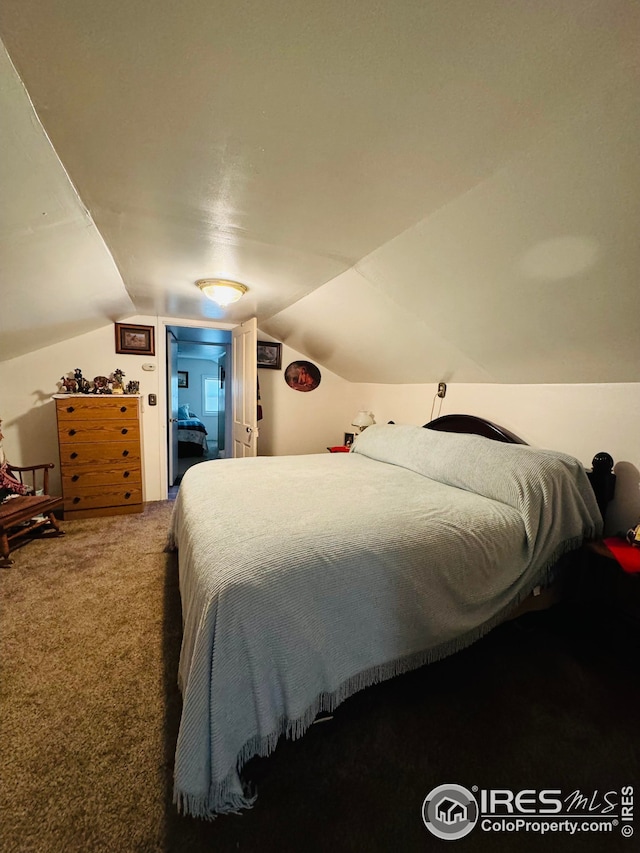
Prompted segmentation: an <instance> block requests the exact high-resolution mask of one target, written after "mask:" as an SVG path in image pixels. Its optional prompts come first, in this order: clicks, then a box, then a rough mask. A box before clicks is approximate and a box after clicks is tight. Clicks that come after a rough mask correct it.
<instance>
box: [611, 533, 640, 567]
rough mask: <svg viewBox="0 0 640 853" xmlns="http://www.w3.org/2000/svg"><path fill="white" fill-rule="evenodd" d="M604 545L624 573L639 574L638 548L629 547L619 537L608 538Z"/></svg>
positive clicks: (639, 557) (639, 558)
mask: <svg viewBox="0 0 640 853" xmlns="http://www.w3.org/2000/svg"><path fill="white" fill-rule="evenodd" d="M604 544H605V545H606V546H607V548H608V549H609V550H610V551H611V553H612V554H613V556H614V557H615V558H616V560H617V561H618V562H619V563H620V565H621V566H622V568H623V569H624V571H625V572H628V573H629V574H635V573H636V572H640V548H636V547H634V546H633V545H630V544H629V543H628V542H626V541H625V540H624V539H620V537H619V536H610V537H609V538H608V539H605V540H604Z"/></svg>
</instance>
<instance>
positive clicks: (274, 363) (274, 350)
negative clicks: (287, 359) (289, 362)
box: [258, 341, 282, 370]
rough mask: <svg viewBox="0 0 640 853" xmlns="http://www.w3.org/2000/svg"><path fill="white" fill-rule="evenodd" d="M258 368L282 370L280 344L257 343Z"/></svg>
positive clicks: (269, 342)
mask: <svg viewBox="0 0 640 853" xmlns="http://www.w3.org/2000/svg"><path fill="white" fill-rule="evenodd" d="M258 367H268V368H270V369H271V370H282V344H277V343H272V342H271V341H258Z"/></svg>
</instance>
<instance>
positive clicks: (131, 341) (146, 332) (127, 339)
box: [115, 323, 156, 355]
mask: <svg viewBox="0 0 640 853" xmlns="http://www.w3.org/2000/svg"><path fill="white" fill-rule="evenodd" d="M115 327H116V352H117V353H121V354H122V355H155V354H156V344H155V338H154V333H155V328H154V327H153V326H133V325H131V324H130V323H116V324H115Z"/></svg>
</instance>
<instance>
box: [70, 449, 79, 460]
mask: <svg viewBox="0 0 640 853" xmlns="http://www.w3.org/2000/svg"><path fill="white" fill-rule="evenodd" d="M71 458H72V459H77V458H78V454H77V453H76V452H75V450H74V451H73V453H72V454H71Z"/></svg>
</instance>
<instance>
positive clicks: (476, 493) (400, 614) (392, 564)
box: [171, 426, 602, 817]
mask: <svg viewBox="0 0 640 853" xmlns="http://www.w3.org/2000/svg"><path fill="white" fill-rule="evenodd" d="M601 523H602V522H601V517H600V514H599V511H598V508H597V505H596V502H595V498H594V496H593V492H592V490H591V487H590V485H589V482H588V479H587V477H586V474H585V472H584V470H583V468H582V466H581V465H580V463H579V462H577V461H576V460H575V459H573V458H572V457H569V456H565V455H563V454H557V453H552V452H544V451H535V450H533V449H532V448H529V447H526V446H521V445H506V444H499V443H497V442H493V441H489V440H488V439H484V438H479V437H476V436H466V435H464V436H463V435H450V434H446V433H436V432H433V431H429V430H424V429H420V428H418V427H401V426H388V427H384V426H381V427H370V428H369V430H367V431H366V432H365V433H363V434H362V436H360V437H359V438H358V440H357V441H356V443H355V446H354V448H353V450H352V452H351V453H349V454H323V455H317V456H315V455H312V456H293V457H272V458H263V457H259V458H256V459H237V460H235V459H234V460H218V461H216V462H215V463H214V462H205V463H202V464H200V465H197V466H194V467H193V468H191V469H190V470H189V471H188V472H187V473H186V475H185V477H184V479H183V482H182V485H181V488H180V491H179V494H178V498H177V500H176V504H175V508H174V513H173V519H172V528H171V539H172V543H173V545H174V546H175V547H177V548H178V551H179V567H180V591H181V596H182V608H183V621H184V635H183V645H182V650H181V657H180V670H179V682H180V687H181V690H182V693H183V714H182V721H181V726H180V732H179V737H178V744H177V750H176V764H175V799H176V802H177V803H178V805H179V808H181V809H182V810H184V811H186V812H188V813H190V814H193V815H198V816H205V817H211V816H214V815H215V814H217V813H220V812H226V811H234V810H238V809H241V808H246V807H248V806H250V805H251V804H252V802H253V797H252V796H251V794H250V793H249V792H247V791H246V790H245V788H244V786H243V783H242V781H241V778H240V771H241V769H242V766H243V765H244V764H245V763H246V761H248V760H249V759H250V758H251V757H252V756H254V755H267V754H269V753H270V752H271V751H272V750H273V749H274V748H275V745H276V743H277V740H278V738H279V737H280V736H281V735H286V736H289V737H298V736H300V735H302V734H303V733H304V731H305V730H306V729H307V728H308V726H309V725H311V723H312V722H313V719H314V717H315V716H316V714H317V713H318V711H320V710H332V709H333V708H334V707H336V706H337V705H338V704H339V703H340V702H341V701H343V700H344V699H345V698H347V697H348V696H349V695H351V694H353V693H354V692H356V691H357V690H359V689H361V688H363V687H366V686H367V685H369V684H372V683H375V682H377V681H380V680H383V679H385V678H389V677H391V676H393V675H396V674H398V673H401V672H405V671H407V670H409V669H411V668H414V667H416V666H419V665H421V664H423V663H425V662H428V661H431V660H435V659H437V658H439V657H442V656H444V655H446V654H449V653H452V652H454V651H456V650H457V649H460V648H462V647H464V646H466V645H468V644H469V643H471V642H473V641H474V640H475V639H477V638H478V637H480V636H482V635H483V634H484V633H486V631H488V630H489V629H490V628H491V627H492V626H493V625H495V624H497V622H499V621H500V620H501V619H502V618H503V617H504V615H505V613H506V612H507V611H508V610H509V609H510V608H511V607H513V606H514V605H515V604H516V603H517V602H518V601H520V600H521V599H522V598H523V597H524V596H525V595H527V594H528V593H529V592H530V591H531V590H532V589H533V587H534V586H535V585H536V584H538V583H539V582H540V581H541V580H542V579H543V578H544V577H545V574H546V572H547V570H548V569H549V568H550V566H551V565H552V564H553V563H554V562H555V561H556V560H557V559H558V557H559V556H561V555H562V553H564V552H565V551H567V550H569V549H571V548H575V547H577V545H579V544H580V542H581V541H582V539H583V537H591V536H593V535H595V534H597V533H598V532H599V531H600V529H601Z"/></svg>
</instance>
